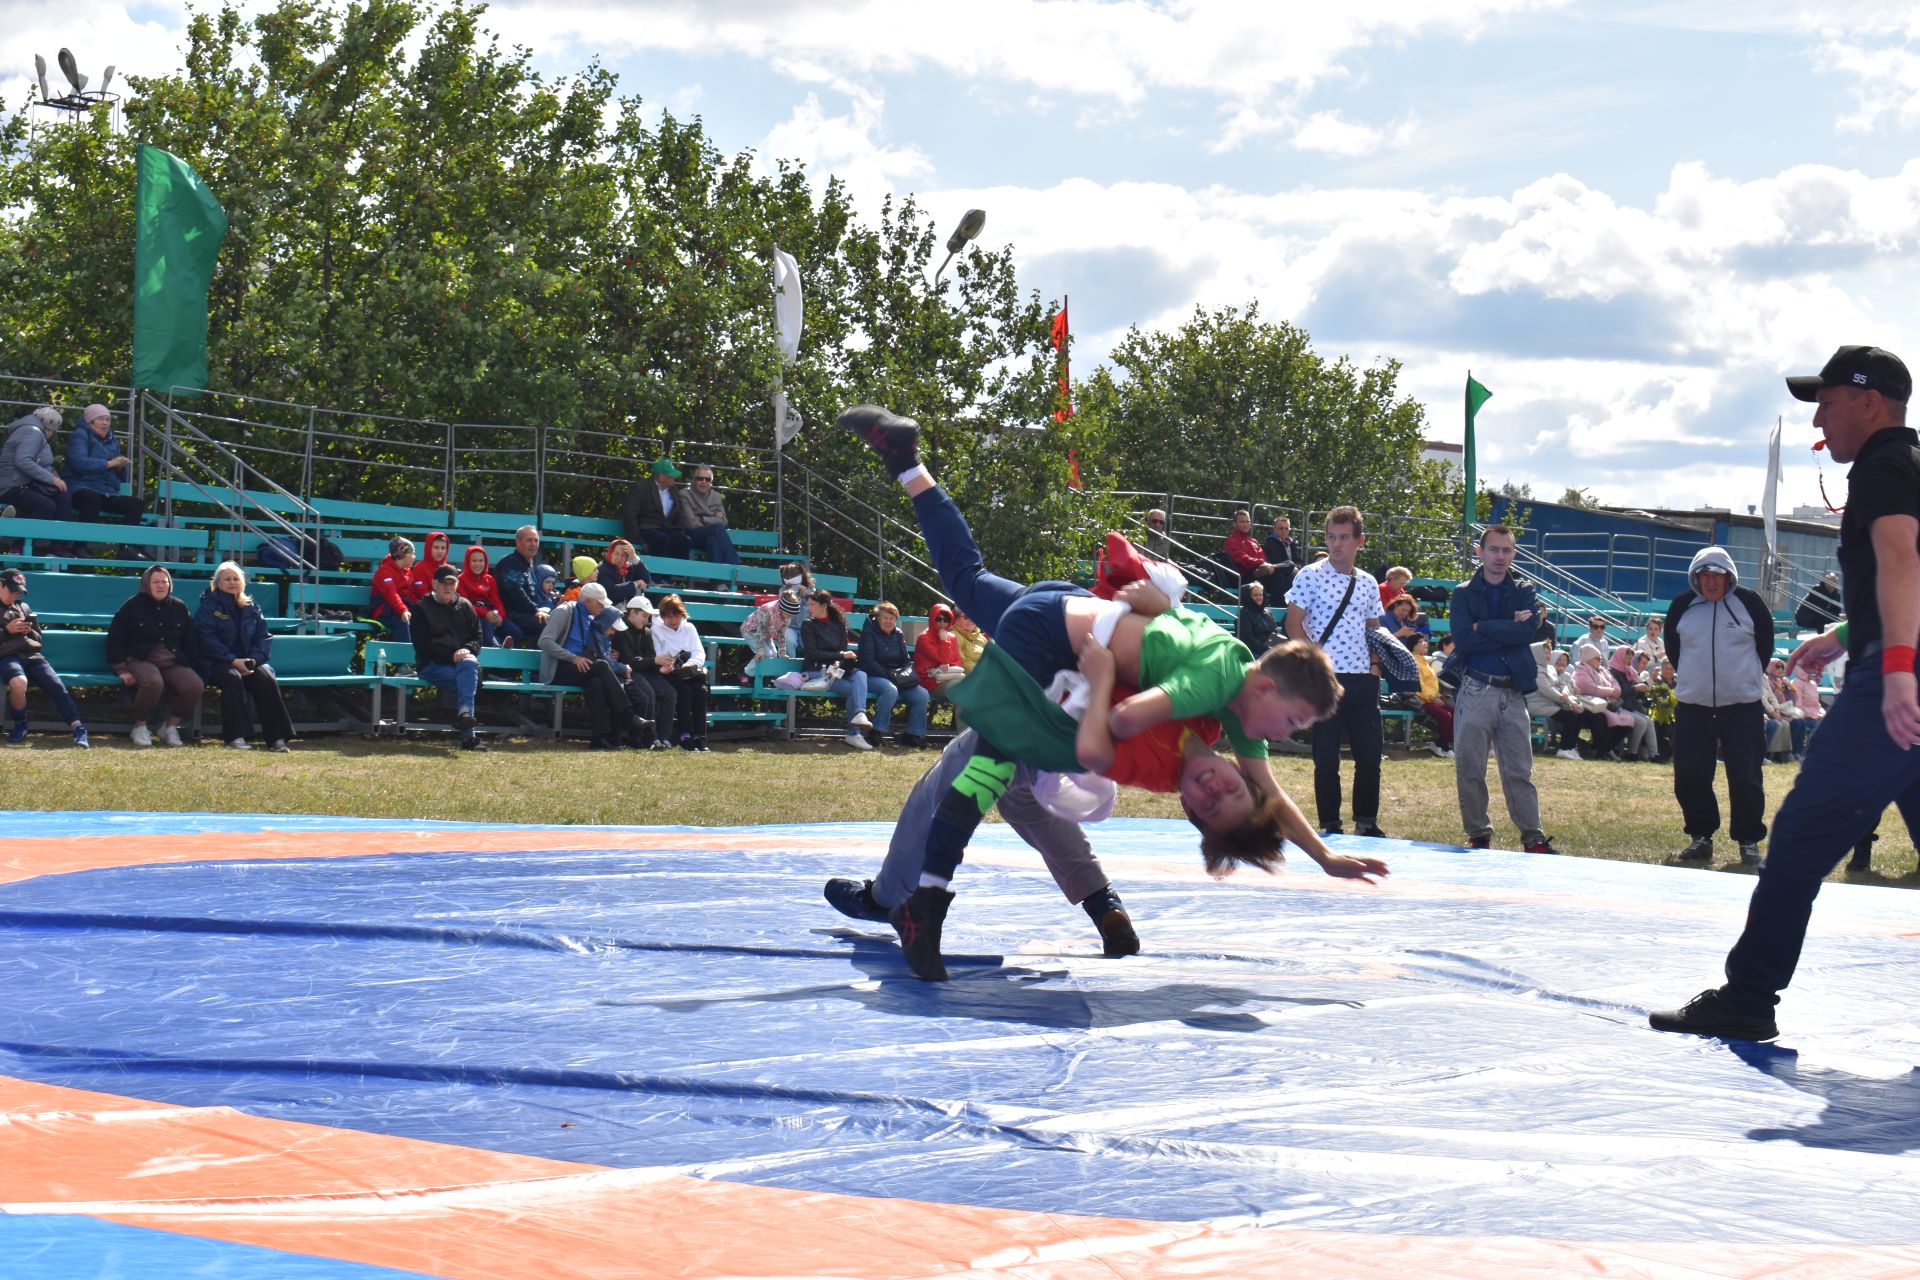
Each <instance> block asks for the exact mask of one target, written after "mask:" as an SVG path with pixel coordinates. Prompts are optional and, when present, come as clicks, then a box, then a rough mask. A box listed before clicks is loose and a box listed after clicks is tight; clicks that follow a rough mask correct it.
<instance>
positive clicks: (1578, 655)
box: [1573, 614, 1612, 675]
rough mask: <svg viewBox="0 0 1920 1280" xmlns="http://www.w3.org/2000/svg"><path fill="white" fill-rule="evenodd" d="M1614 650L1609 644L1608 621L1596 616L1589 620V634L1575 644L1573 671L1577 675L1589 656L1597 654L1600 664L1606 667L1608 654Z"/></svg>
mask: <svg viewBox="0 0 1920 1280" xmlns="http://www.w3.org/2000/svg"><path fill="white" fill-rule="evenodd" d="M1611 648H1612V646H1611V645H1609V644H1608V643H1607V620H1606V619H1605V618H1602V617H1601V616H1600V615H1598V614H1595V615H1594V616H1593V617H1591V618H1588V619H1587V634H1585V635H1583V636H1581V637H1580V638H1579V639H1578V640H1575V641H1574V642H1573V669H1574V673H1575V674H1576V675H1577V674H1578V673H1579V670H1580V668H1581V667H1582V666H1583V665H1585V663H1586V661H1587V654H1589V653H1597V654H1599V655H1600V662H1601V664H1602V665H1605V663H1606V661H1607V653H1608V651H1609V650H1610V649H1611Z"/></svg>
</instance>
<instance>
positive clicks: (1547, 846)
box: [1523, 836, 1560, 853]
mask: <svg viewBox="0 0 1920 1280" xmlns="http://www.w3.org/2000/svg"><path fill="white" fill-rule="evenodd" d="M1523 847H1524V848H1525V849H1526V851H1527V852H1528V853H1559V852H1560V851H1559V850H1558V849H1556V848H1554V847H1553V841H1551V840H1549V839H1547V838H1546V837H1545V836H1541V837H1540V838H1539V839H1538V840H1529V841H1527V843H1526V844H1525V846H1523Z"/></svg>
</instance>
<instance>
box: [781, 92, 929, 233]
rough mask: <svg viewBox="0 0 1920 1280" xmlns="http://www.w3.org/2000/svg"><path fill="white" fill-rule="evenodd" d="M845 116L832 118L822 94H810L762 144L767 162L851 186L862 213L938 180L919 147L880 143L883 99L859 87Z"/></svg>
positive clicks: (818, 180) (822, 183) (823, 181)
mask: <svg viewBox="0 0 1920 1280" xmlns="http://www.w3.org/2000/svg"><path fill="white" fill-rule="evenodd" d="M843 87H844V88H846V89H847V90H848V91H849V92H850V99H849V107H848V110H847V112H846V114H844V115H831V114H829V113H828V112H827V110H826V108H825V107H823V106H821V104H820V97H819V95H818V94H814V93H809V94H808V95H807V96H806V98H805V99H804V100H803V101H802V102H801V103H800V105H798V106H797V107H795V108H794V109H793V113H792V114H791V115H789V116H788V117H787V118H786V119H785V120H783V121H781V122H780V123H779V124H777V125H775V126H774V127H773V128H772V129H771V130H770V131H768V133H767V136H766V137H765V138H763V139H762V140H761V143H760V147H759V154H760V156H761V157H762V158H763V162H770V161H771V160H774V159H780V160H793V161H796V162H798V163H800V164H801V165H804V166H805V167H806V169H807V170H808V172H809V173H811V174H812V175H813V177H814V180H815V182H816V184H820V185H824V183H825V181H826V179H827V177H828V176H829V175H831V176H834V177H837V178H839V179H840V180H841V181H842V182H844V183H845V184H846V186H847V189H848V191H849V193H850V194H851V195H852V196H853V198H854V201H855V203H856V204H857V205H859V206H860V207H861V208H864V209H867V210H877V209H878V208H879V205H880V202H881V200H883V199H884V198H885V197H886V196H887V195H888V194H889V193H891V192H894V191H898V190H901V189H903V188H905V187H907V186H910V185H912V184H914V183H916V182H919V181H921V180H924V179H927V178H931V177H932V176H933V162H932V160H930V159H929V158H928V157H927V154H926V152H924V151H922V150H920V149H919V148H918V147H894V146H888V145H886V143H885V142H884V141H882V140H881V138H880V136H879V135H880V133H881V122H882V117H883V115H884V104H883V102H882V101H881V99H880V96H879V95H878V94H875V93H871V92H868V91H866V90H863V89H860V88H858V87H857V86H852V85H846V86H843Z"/></svg>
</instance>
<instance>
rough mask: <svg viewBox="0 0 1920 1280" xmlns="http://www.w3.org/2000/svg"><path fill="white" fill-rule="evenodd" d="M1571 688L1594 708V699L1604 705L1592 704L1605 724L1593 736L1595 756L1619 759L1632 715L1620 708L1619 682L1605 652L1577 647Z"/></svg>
mask: <svg viewBox="0 0 1920 1280" xmlns="http://www.w3.org/2000/svg"><path fill="white" fill-rule="evenodd" d="M1573 691H1574V693H1575V694H1576V695H1578V696H1579V697H1581V698H1584V699H1586V702H1587V705H1588V706H1589V707H1594V704H1595V703H1596V702H1598V703H1601V704H1603V705H1601V706H1598V707H1594V709H1595V710H1597V711H1599V712H1600V716H1601V719H1602V720H1603V721H1604V722H1605V724H1606V731H1605V733H1604V734H1603V735H1602V736H1600V737H1597V738H1595V739H1594V744H1593V745H1594V755H1595V757H1596V758H1599V757H1610V758H1612V759H1616V760H1617V759H1619V758H1620V749H1621V745H1622V744H1623V743H1624V742H1625V741H1626V736H1627V735H1626V732H1625V731H1626V730H1629V729H1631V728H1632V727H1633V717H1632V716H1631V715H1629V714H1628V713H1626V712H1624V711H1622V710H1621V709H1620V682H1619V681H1618V680H1615V679H1614V678H1613V672H1612V671H1611V670H1609V669H1608V667H1607V655H1606V653H1605V652H1604V651H1602V650H1600V649H1595V648H1591V647H1588V648H1583V649H1581V650H1580V661H1579V662H1577V663H1575V664H1574V668H1573Z"/></svg>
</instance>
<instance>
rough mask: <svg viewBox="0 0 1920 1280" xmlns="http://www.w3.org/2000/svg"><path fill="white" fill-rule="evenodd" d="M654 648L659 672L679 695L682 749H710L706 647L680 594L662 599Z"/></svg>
mask: <svg viewBox="0 0 1920 1280" xmlns="http://www.w3.org/2000/svg"><path fill="white" fill-rule="evenodd" d="M653 651H654V653H655V654H657V655H658V659H657V660H658V662H659V664H660V674H662V675H664V676H665V677H666V678H667V683H669V684H671V685H673V686H674V691H675V692H676V693H678V694H679V695H680V705H679V708H678V710H677V711H676V713H675V715H674V730H675V732H676V733H677V734H678V735H679V739H680V749H681V750H682V751H705V750H706V749H707V648H706V646H705V645H703V644H701V643H700V633H699V632H698V631H695V630H694V629H693V623H691V622H689V621H687V606H686V605H685V604H683V603H682V602H681V600H680V597H679V596H677V595H673V596H668V597H666V599H664V600H662V601H661V602H660V612H659V614H657V615H656V616H655V617H654V620H653Z"/></svg>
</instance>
